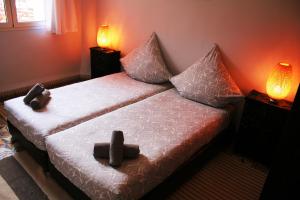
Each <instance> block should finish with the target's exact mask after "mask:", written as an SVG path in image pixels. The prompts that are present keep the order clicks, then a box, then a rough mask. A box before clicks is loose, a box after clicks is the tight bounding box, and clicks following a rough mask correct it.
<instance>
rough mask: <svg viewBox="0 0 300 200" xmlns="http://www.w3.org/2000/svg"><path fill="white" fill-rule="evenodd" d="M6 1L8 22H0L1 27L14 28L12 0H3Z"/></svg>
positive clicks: (5, 7) (5, 9) (5, 8)
mask: <svg viewBox="0 0 300 200" xmlns="http://www.w3.org/2000/svg"><path fill="white" fill-rule="evenodd" d="M1 1H3V3H4V11H5V15H6V23H0V28H1V29H2V28H13V23H12V14H11V5H10V0H1Z"/></svg>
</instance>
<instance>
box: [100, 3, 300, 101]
mask: <svg viewBox="0 0 300 200" xmlns="http://www.w3.org/2000/svg"><path fill="white" fill-rule="evenodd" d="M97 8H98V9H97V13H98V25H100V24H104V23H107V24H109V25H110V26H111V28H112V31H113V32H114V37H115V39H114V43H113V47H114V48H117V49H120V50H122V52H123V54H126V53H128V52H129V51H130V50H131V49H132V48H134V47H136V46H137V45H138V44H140V43H141V42H142V41H143V40H144V39H146V38H147V37H148V36H149V35H150V33H151V32H152V31H155V32H157V34H158V36H159V38H160V42H161V46H162V49H163V53H164V55H165V57H166V60H167V64H168V66H169V67H170V69H171V70H172V72H173V73H179V72H181V71H182V70H184V69H186V68H187V67H188V66H189V65H190V64H192V63H193V62H194V61H195V60H197V59H198V58H199V57H201V55H203V53H204V52H205V49H206V48H207V47H208V46H209V45H210V44H211V42H216V43H218V44H219V46H220V48H221V50H222V51H223V56H224V59H225V62H226V64H227V66H228V68H229V70H230V72H231V74H232V75H233V77H234V78H235V80H236V82H237V83H238V85H239V86H240V87H241V88H242V90H243V91H244V92H245V93H247V92H248V91H249V90H251V89H257V90H259V91H262V92H265V82H266V78H267V76H268V73H269V72H270V70H271V67H272V66H274V65H275V64H276V63H277V62H279V61H285V62H289V63H291V64H292V65H293V66H294V83H293V91H292V92H291V94H290V96H289V99H290V100H291V99H292V98H293V97H294V93H295V91H296V85H297V82H298V81H299V80H300V37H299V36H300V12H299V10H300V1H299V0H98V6H97Z"/></svg>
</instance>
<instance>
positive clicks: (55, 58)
mask: <svg viewBox="0 0 300 200" xmlns="http://www.w3.org/2000/svg"><path fill="white" fill-rule="evenodd" d="M77 2H78V4H77V9H78V20H79V22H80V16H81V10H80V9H81V7H80V6H81V5H80V4H79V3H80V2H81V0H77ZM79 26H80V23H79ZM79 30H81V29H80V28H79ZM80 65H81V31H78V32H77V33H67V34H65V35H61V36H59V35H53V34H51V33H49V32H47V31H46V30H45V29H31V30H30V29H27V30H11V31H0V92H4V91H9V90H12V89H16V88H20V87H24V86H29V85H32V84H34V83H36V82H43V81H50V80H56V79H62V78H65V77H70V76H74V75H78V74H79V73H80Z"/></svg>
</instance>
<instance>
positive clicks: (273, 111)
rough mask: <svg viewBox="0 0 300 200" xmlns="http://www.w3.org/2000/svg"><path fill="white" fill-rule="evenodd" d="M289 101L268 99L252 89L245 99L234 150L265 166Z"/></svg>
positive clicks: (270, 158)
mask: <svg viewBox="0 0 300 200" xmlns="http://www.w3.org/2000/svg"><path fill="white" fill-rule="evenodd" d="M291 105H292V103H291V102H288V101H285V100H279V101H277V102H276V103H274V102H271V101H270V98H269V97H268V95H266V94H263V93H260V92H257V91H255V90H252V91H251V92H250V93H249V95H248V96H247V97H246V99H245V106H244V111H243V115H242V118H241V122H240V127H239V131H238V134H237V137H236V141H235V142H236V143H235V148H234V150H235V152H236V153H238V154H241V155H244V156H247V157H249V158H252V159H254V160H256V161H258V162H260V163H262V164H265V165H266V166H269V165H270V163H271V161H272V158H273V156H275V155H274V153H275V152H276V148H277V145H278V141H279V138H280V136H281V133H282V129H283V127H284V125H285V122H286V119H287V116H288V113H289V111H290V109H291Z"/></svg>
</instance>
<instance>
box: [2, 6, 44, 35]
mask: <svg viewBox="0 0 300 200" xmlns="http://www.w3.org/2000/svg"><path fill="white" fill-rule="evenodd" d="M3 2H4V8H5V14H6V19H7V22H6V23H0V30H24V29H36V28H43V27H45V24H46V23H45V20H44V21H32V22H18V16H17V8H16V1H15V0H4V1H3ZM45 12H46V10H45Z"/></svg>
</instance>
